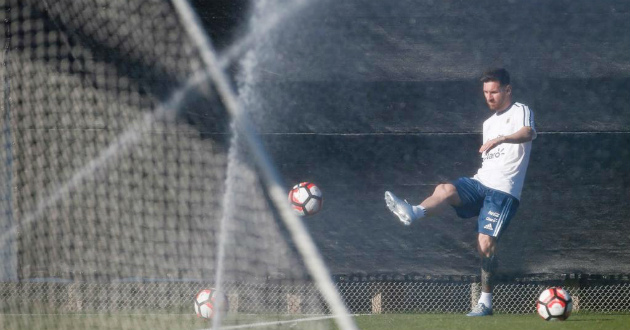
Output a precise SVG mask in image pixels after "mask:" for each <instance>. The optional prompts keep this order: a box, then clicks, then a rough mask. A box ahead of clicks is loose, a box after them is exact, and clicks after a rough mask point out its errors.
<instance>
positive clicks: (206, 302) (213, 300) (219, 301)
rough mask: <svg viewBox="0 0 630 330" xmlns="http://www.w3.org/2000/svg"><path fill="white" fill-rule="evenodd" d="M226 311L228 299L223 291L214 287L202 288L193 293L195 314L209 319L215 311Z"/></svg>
mask: <svg viewBox="0 0 630 330" xmlns="http://www.w3.org/2000/svg"><path fill="white" fill-rule="evenodd" d="M219 308H220V310H219ZM227 311H228V300H227V296H226V295H225V294H224V293H223V292H220V291H217V290H215V289H203V290H201V291H199V292H198V293H197V294H196V295H195V313H197V316H199V317H202V318H204V319H211V318H213V317H214V316H215V315H216V313H217V312H222V313H224V312H227Z"/></svg>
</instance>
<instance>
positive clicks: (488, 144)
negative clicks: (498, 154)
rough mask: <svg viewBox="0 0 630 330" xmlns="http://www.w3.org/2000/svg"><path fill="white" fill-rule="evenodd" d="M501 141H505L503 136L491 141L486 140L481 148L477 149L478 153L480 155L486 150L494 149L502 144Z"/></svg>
mask: <svg viewBox="0 0 630 330" xmlns="http://www.w3.org/2000/svg"><path fill="white" fill-rule="evenodd" d="M503 141H505V137H504V136H499V137H498V138H496V139H492V140H488V142H486V143H484V144H483V145H482V146H481V148H479V153H480V154H482V153H484V152H486V151H488V150H492V149H493V148H494V147H496V146H498V145H499V144H501V143H503Z"/></svg>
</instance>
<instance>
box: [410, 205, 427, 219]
mask: <svg viewBox="0 0 630 330" xmlns="http://www.w3.org/2000/svg"><path fill="white" fill-rule="evenodd" d="M411 211H412V212H413V217H414V218H415V220H418V219H422V218H424V216H425V215H426V214H427V210H425V208H424V207H422V206H420V205H416V206H412V207H411Z"/></svg>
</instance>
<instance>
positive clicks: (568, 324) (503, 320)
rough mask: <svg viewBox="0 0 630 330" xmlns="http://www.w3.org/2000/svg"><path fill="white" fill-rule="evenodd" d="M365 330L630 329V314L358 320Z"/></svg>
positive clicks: (369, 317) (372, 317) (414, 316)
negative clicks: (552, 318) (553, 318)
mask: <svg viewBox="0 0 630 330" xmlns="http://www.w3.org/2000/svg"><path fill="white" fill-rule="evenodd" d="M355 321H356V323H357V325H358V326H359V328H360V329H362V330H377V329H378V330H382V329H391V330H394V329H396V330H406V329H410V330H411V329H413V330H424V329H440V330H448V329H454V330H455V329H457V330H475V329H479V330H537V329H553V330H571V329H580V330H583V329H589V330H597V329H602V330H604V329H606V330H615V329H624V330H628V329H630V314H592V313H588V314H574V315H571V317H569V319H568V320H566V321H563V322H560V321H556V322H547V321H545V320H543V319H542V318H540V317H539V316H538V315H536V314H525V315H511V314H503V315H494V316H488V317H467V316H465V315H459V314H453V315H451V314H384V315H365V316H357V317H356V318H355Z"/></svg>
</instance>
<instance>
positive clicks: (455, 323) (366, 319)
mask: <svg viewBox="0 0 630 330" xmlns="http://www.w3.org/2000/svg"><path fill="white" fill-rule="evenodd" d="M302 317H309V316H302ZM291 318H300V317H299V316H292V317H288V316H269V315H267V316H261V315H257V316H254V315H244V314H239V315H238V316H236V315H232V316H228V318H227V319H226V324H241V325H243V324H252V323H259V325H260V322H275V321H286V320H289V319H291ZM355 321H356V323H357V325H358V327H359V328H360V329H362V330H406V329H410V330H411V329H413V330H424V329H440V330H442V329H444V330H448V329H457V330H475V329H479V330H521V329H522V330H537V329H553V330H571V329H580V330H582V329H589V330H598V329H602V330H604V329H605V330H616V329H624V330H628V329H630V314H595V313H579V314H574V315H572V316H571V317H570V318H569V319H568V320H567V321H564V322H546V321H544V320H542V319H541V318H540V317H538V316H537V315H535V314H526V315H506V314H502V315H494V316H491V317H476V318H470V317H466V316H465V315H459V314H381V315H361V316H356V317H355ZM0 325H2V326H1V328H2V330H22V329H33V330H36V329H64V330H79V329H81V330H86V329H97V330H98V329H112V330H113V329H120V330H127V329H128V330H141V329H152V330H153V329H155V330H161V329H164V330H189V329H190V330H192V329H207V328H211V323H210V322H208V321H204V320H202V319H200V318H197V317H196V316H195V315H189V314H162V315H160V314H141V313H138V314H107V313H102V314H78V313H77V314H0ZM265 328H267V329H277V328H282V329H292V330H294V329H331V328H334V322H333V321H332V320H330V319H327V320H320V321H315V322H312V321H309V322H296V323H284V324H282V325H281V326H280V327H278V324H275V323H274V324H271V325H270V326H269V327H264V326H263V327H254V328H251V329H265Z"/></svg>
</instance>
